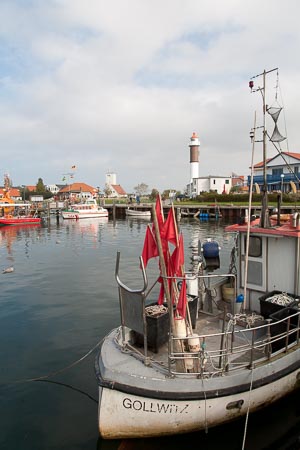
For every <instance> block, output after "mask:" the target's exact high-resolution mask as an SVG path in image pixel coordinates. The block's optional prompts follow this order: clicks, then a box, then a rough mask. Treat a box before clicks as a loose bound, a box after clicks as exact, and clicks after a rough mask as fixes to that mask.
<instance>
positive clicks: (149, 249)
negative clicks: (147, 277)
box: [142, 225, 158, 268]
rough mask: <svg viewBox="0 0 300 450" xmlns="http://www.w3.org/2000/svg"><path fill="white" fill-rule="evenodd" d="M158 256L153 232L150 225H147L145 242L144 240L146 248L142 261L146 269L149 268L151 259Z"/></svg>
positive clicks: (144, 248)
mask: <svg viewBox="0 0 300 450" xmlns="http://www.w3.org/2000/svg"><path fill="white" fill-rule="evenodd" d="M156 256H158V249H157V245H156V242H155V239H154V236H153V233H152V230H151V228H150V226H149V225H147V230H146V235H145V240H144V247H143V251H142V259H143V263H144V267H145V268H146V267H147V264H148V261H149V259H150V258H155V257H156Z"/></svg>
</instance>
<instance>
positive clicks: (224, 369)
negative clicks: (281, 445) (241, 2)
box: [95, 71, 300, 448]
mask: <svg viewBox="0 0 300 450" xmlns="http://www.w3.org/2000/svg"><path fill="white" fill-rule="evenodd" d="M267 73H268V72H266V71H264V72H263V74H261V75H262V77H263V88H260V90H262V89H265V77H266V74H267ZM252 86H253V85H252ZM263 94H264V92H263ZM262 97H263V99H264V102H265V95H262ZM263 111H264V113H265V112H266V108H264V109H263ZM255 131H256V122H255V126H254V129H253V139H252V155H253V153H254V151H253V149H254V143H255ZM266 135H267V134H266V129H265V127H264V129H263V146H264V161H266V157H265V156H266V148H265V146H266ZM252 159H253V157H252ZM252 168H253V161H252ZM251 179H252V178H251ZM251 187H252V186H251ZM251 192H252V190H251ZM249 197H250V199H249V206H248V215H245V217H250V211H251V193H250V195H249ZM152 217H153V223H152V224H149V225H148V226H147V229H146V235H145V239H144V245H143V248H142V249H141V253H140V255H141V256H140V258H139V262H138V264H137V268H138V271H139V278H138V279H139V282H137V285H138V287H136V286H135V288H134V289H133V288H132V287H130V286H128V284H127V282H126V281H125V280H124V277H125V275H126V270H124V269H125V267H126V263H125V266H124V267H123V268H122V271H121V270H120V266H121V265H122V261H121V255H120V252H117V258H116V268H115V279H116V285H117V288H118V298H119V303H120V313H121V318H120V326H119V327H117V328H115V329H113V330H111V331H110V332H109V333H108V334H107V336H105V338H104V339H103V341H102V343H101V346H100V349H99V352H98V354H97V356H96V360H95V373H96V378H97V382H98V390H99V409H98V427H99V433H100V435H101V437H102V438H103V439H121V438H144V437H156V436H163V435H176V434H179V433H190V432H193V431H199V430H206V431H209V429H210V428H212V429H213V428H214V427H216V426H218V425H221V424H225V423H228V422H231V421H234V420H235V419H237V418H242V417H245V432H244V443H245V441H246V436H247V423H248V422H249V420H250V418H249V415H251V413H253V412H254V411H257V410H260V409H262V408H264V407H265V406H267V405H271V404H273V403H274V402H276V401H277V400H279V399H280V398H282V397H284V396H286V395H287V394H289V393H291V392H293V391H294V390H296V389H299V388H300V309H299V299H300V283H299V281H300V280H299V269H300V213H298V212H295V213H293V214H291V215H290V220H289V221H288V222H284V223H279V222H278V220H273V219H271V218H270V217H269V208H268V197H267V189H265V190H264V192H263V194H262V213H261V215H260V217H259V218H255V219H254V220H252V221H250V220H249V221H248V220H244V221H240V223H238V224H233V225H229V226H228V227H227V228H226V231H227V232H228V233H232V235H233V236H234V245H233V248H232V251H231V264H230V267H229V269H228V271H227V272H226V273H220V272H219V271H215V270H214V269H213V268H212V267H211V265H210V264H209V258H210V256H211V257H213V258H214V259H216V258H219V257H222V255H221V253H219V252H221V250H222V249H219V246H218V244H217V243H216V242H214V241H213V240H211V241H209V240H207V241H206V242H205V243H204V244H203V245H199V246H198V247H199V252H198V255H194V257H193V260H194V262H193V265H192V268H191V270H186V269H185V262H184V254H185V252H184V245H183V236H182V234H181V233H180V230H178V225H177V222H176V220H175V213H174V207H173V205H172V207H171V208H170V210H169V213H168V216H167V218H165V217H164V214H163V211H162V207H161V200H160V196H158V197H157V200H156V204H155V205H153V207H152ZM202 253H205V259H203V258H202ZM137 261H138V258H137ZM153 264H154V266H155V267H157V272H156V275H155V276H154V282H153V281H151V284H150V283H149V273H150V275H151V276H150V278H151V277H152V270H153ZM150 265H151V267H150V269H151V271H149V266H150ZM147 267H148V269H147ZM120 272H122V274H125V275H122V277H121V276H120ZM130 279H131V280H132V277H131V278H130ZM212 293H213V295H212ZM243 445H244V444H243ZM242 448H244V446H242Z"/></svg>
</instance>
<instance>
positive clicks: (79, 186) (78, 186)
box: [59, 183, 97, 194]
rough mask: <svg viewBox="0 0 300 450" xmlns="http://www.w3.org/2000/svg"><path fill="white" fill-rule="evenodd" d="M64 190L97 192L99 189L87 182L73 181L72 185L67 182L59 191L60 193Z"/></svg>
mask: <svg viewBox="0 0 300 450" xmlns="http://www.w3.org/2000/svg"><path fill="white" fill-rule="evenodd" d="M64 192H78V193H80V192H90V193H91V194H94V193H95V192H97V189H96V188H94V187H92V186H89V185H88V184H85V183H73V184H70V185H68V184H66V185H65V186H64V187H62V188H61V189H60V191H59V193H64Z"/></svg>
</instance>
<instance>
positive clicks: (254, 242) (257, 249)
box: [244, 236, 262, 258]
mask: <svg viewBox="0 0 300 450" xmlns="http://www.w3.org/2000/svg"><path fill="white" fill-rule="evenodd" d="M246 244H247V242H246V236H245V242H244V246H245V248H246ZM261 255H262V240H261V238H260V237H257V236H250V237H249V256H252V257H253V258H259V257H261Z"/></svg>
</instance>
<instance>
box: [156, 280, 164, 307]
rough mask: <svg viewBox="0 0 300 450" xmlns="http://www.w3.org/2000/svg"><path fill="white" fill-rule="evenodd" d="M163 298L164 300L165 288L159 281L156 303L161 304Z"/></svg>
mask: <svg viewBox="0 0 300 450" xmlns="http://www.w3.org/2000/svg"><path fill="white" fill-rule="evenodd" d="M164 300H165V288H164V284H163V283H161V286H160V291H159V296H158V300H157V303H158V304H159V305H162V304H163V303H164Z"/></svg>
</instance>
